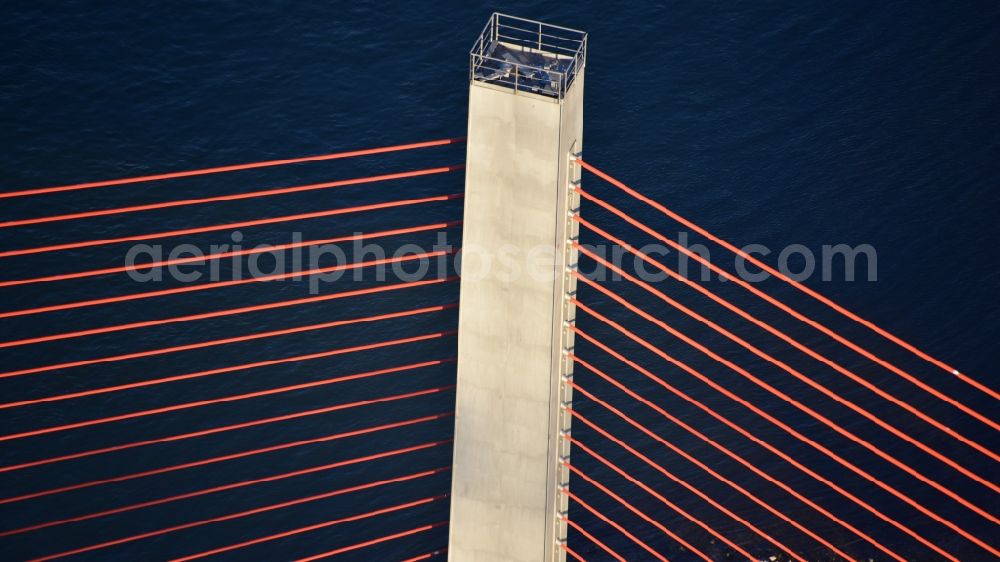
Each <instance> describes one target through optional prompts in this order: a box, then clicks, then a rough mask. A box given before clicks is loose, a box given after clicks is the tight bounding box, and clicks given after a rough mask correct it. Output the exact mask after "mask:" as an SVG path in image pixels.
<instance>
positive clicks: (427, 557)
mask: <svg viewBox="0 0 1000 562" xmlns="http://www.w3.org/2000/svg"><path fill="white" fill-rule="evenodd" d="M445 552H448V549H447V548H442V549H441V550H435V551H434V552H428V553H427V554H421V555H420V556H414V557H413V558H407V559H406V560H403V562H419V561H420V560H430V559H431V558H434V557H435V556H440V555H441V554H444V553H445Z"/></svg>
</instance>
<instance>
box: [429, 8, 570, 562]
mask: <svg viewBox="0 0 1000 562" xmlns="http://www.w3.org/2000/svg"><path fill="white" fill-rule="evenodd" d="M585 64H586V34H585V33H583V32H580V31H576V30H571V29H567V28H562V27H557V26H551V25H547V24H543V23H540V22H536V21H531V20H524V19H521V18H514V17H510V16H505V15H502V14H494V15H493V16H492V17H491V18H490V21H489V23H488V24H487V26H486V28H485V29H484V30H483V33H482V35H481V36H480V38H479V40H478V41H477V42H476V44H475V46H474V48H473V50H472V53H471V67H470V80H469V132H468V138H467V150H468V153H467V157H466V172H465V173H466V182H465V222H464V232H463V242H462V244H463V250H462V257H461V272H462V284H461V295H460V308H459V323H458V325H459V334H458V387H457V406H456V414H455V455H454V466H453V482H452V496H451V523H450V530H449V546H448V553H449V557H450V558H451V559H452V560H457V561H459V562H499V561H505V562H508V561H513V562H539V561H543V562H551V561H561V560H564V559H565V556H566V554H565V551H564V550H563V549H562V548H561V546H560V542H561V541H564V540H565V537H566V524H565V522H564V521H563V515H564V514H565V513H566V510H567V498H566V497H565V494H564V493H562V487H563V486H564V485H567V484H568V482H569V472H568V469H567V468H566V467H565V466H563V464H562V461H563V459H567V458H568V455H569V443H568V441H567V440H566V439H565V438H564V436H565V434H564V433H563V432H568V431H569V427H570V419H569V415H568V413H567V412H565V411H564V410H563V409H562V407H561V406H562V405H563V404H568V403H569V401H570V400H571V393H570V387H569V385H568V384H567V381H568V377H570V376H571V375H572V361H569V360H568V359H567V357H566V353H565V352H566V350H568V349H571V348H572V346H573V334H572V332H571V331H569V330H568V329H566V325H567V323H568V322H571V321H573V319H574V314H575V310H574V307H573V306H572V305H571V303H569V300H568V298H567V295H568V294H570V293H572V292H573V291H575V289H576V281H575V279H574V278H573V277H572V276H571V275H570V274H569V271H570V269H571V268H575V267H576V260H577V256H576V250H575V249H573V248H572V247H571V245H570V241H571V240H573V239H575V238H576V237H577V234H578V230H577V229H578V225H577V224H576V222H575V221H573V220H572V219H571V213H572V212H575V210H576V209H577V208H578V206H579V196H578V195H577V194H575V193H573V191H572V187H573V185H574V183H575V182H576V181H578V174H579V166H577V165H576V164H575V163H574V162H573V159H574V155H575V154H578V153H579V152H580V151H581V148H582V141H583V83H584V67H585Z"/></svg>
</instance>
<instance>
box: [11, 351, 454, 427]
mask: <svg viewBox="0 0 1000 562" xmlns="http://www.w3.org/2000/svg"><path fill="white" fill-rule="evenodd" d="M399 343H400V342H397V341H394V342H393V344H392V345H399ZM402 343H410V342H408V341H404V342H402ZM382 347H389V345H385V346H382ZM344 349H346V350H351V348H341V350H338V351H341V353H351V351H353V350H351V351H343V350H344ZM369 349H371V348H369ZM449 361H451V360H435V361H424V362H421V363H411V364H409V365H401V366H398V367H390V368H388V369H379V370H375V371H367V372H364V373H356V374H353V375H344V376H340V377H333V378H328V379H321V380H318V381H312V382H307V383H299V384H294V385H290V386H282V387H278V388H269V389H267V390H257V391H254V392H247V393H244V394H235V395H230V396H224V397H222V398H212V399H208V400H196V401H194V402H184V403H181V404H173V405H170V406H161V407H159V408H151V409H147V410H139V411H135V412H129V413H126V414H118V415H114V416H106V417H103V418H96V419H91V420H86V421H81V422H74V423H68V424H63V425H57V426H51V427H46V428H42V429H36V430H31V431H27V432H23V433H20V434H12V435H5V436H2V437H0V441H8V440H12V439H17V438H19V437H29V436H37V435H48V434H50V433H58V432H61V431H68V430H71V429H80V428H84V427H93V426H95V425H103V424H106V423H112V422H119V421H126V420H133V419H138V418H145V417H149V416H154V415H158V414H166V413H171V412H180V411H183V410H190V409H193V408H202V407H205V406H212V405H215V404H222V403H227V402H239V401H241V400H249V399H251V398H260V397H262V396H274V395H276V394H284V393H286V392H292V391H295V390H304V389H307V388H317V387H320V386H326V385H330V384H337V383H340V382H347V381H352V380H360V379H366V378H372V377H377V376H380V375H387V374H391V373H397V372H400V371H406V370H409V369H419V368H421V367H429V366H432V365H440V364H443V363H446V362H449ZM101 390H103V389H101ZM92 394H101V392H94V393H92ZM63 396H66V395H62V396H60V397H56V398H58V399H65V398H63ZM45 401H47V402H54V401H55V400H52V399H48V400H45V399H41V400H38V401H36V402H45Z"/></svg>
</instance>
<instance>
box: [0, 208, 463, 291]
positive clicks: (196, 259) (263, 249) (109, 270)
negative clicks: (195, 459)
mask: <svg viewBox="0 0 1000 562" xmlns="http://www.w3.org/2000/svg"><path fill="white" fill-rule="evenodd" d="M461 222H462V221H448V222H441V223H436V224H428V225H423V226H415V227H410V228H397V229H394V230H383V231H380V232H373V233H371V234H365V233H358V234H352V235H350V236H338V237H335V238H326V239H323V240H306V241H303V242H293V243H289V244H278V245H276V246H258V247H256V248H248V249H245V250H233V251H229V252H219V253H215V254H205V255H201V256H189V257H186V258H174V259H169V260H160V261H152V262H147V263H137V264H132V265H119V266H115V267H105V268H101V269H91V270H87V271H76V272H73V273H61V274H58V275H46V276H42V277H32V278H30V279H11V280H8V281H0V288H3V287H15V286H19V285H34V284H36V283H50V282H53V281H68V280H70V279H86V278H88V277H97V276H100V275H111V274H115V273H129V272H133V271H142V270H144V269H155V268H159V267H170V266H175V265H183V264H191V263H197V264H204V263H206V262H209V261H215V260H221V259H225V258H234V257H242V256H251V255H256V254H270V253H272V252H283V251H286V250H295V249H298V248H308V247H310V246H322V245H325V244H337V243H340V242H350V241H352V240H360V239H362V238H373V237H380V236H397V235H400V234H411V233H414V232H426V231H429V230H444V229H447V228H451V227H453V226H456V225H458V224H461Z"/></svg>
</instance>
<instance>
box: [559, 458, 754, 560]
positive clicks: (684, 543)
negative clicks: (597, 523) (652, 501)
mask: <svg viewBox="0 0 1000 562" xmlns="http://www.w3.org/2000/svg"><path fill="white" fill-rule="evenodd" d="M563 466H565V467H566V468H568V469H569V470H570V472H572V473H573V474H576V475H577V476H579V477H580V478H583V480H584V481H585V482H587V483H588V484H590V485H591V486H593V487H595V488H597V489H598V490H600V491H602V492H604V494H605V495H607V496H608V497H610V498H611V499H613V500H615V501H616V502H618V503H619V504H620V505H622V506H623V507H624V508H625V509H627V510H629V511H631V512H632V513H634V514H635V515H637V516H638V517H639V518H640V519H642V520H643V521H645V522H646V523H649V524H650V525H652V526H654V527H656V528H657V529H659V530H660V532H662V533H663V534H665V535H667V536H668V537H670V538H671V539H673V540H674V541H676V542H677V543H678V544H680V545H682V546H683V547H684V548H686V549H688V550H690V551H691V552H693V553H694V554H695V555H696V556H698V557H699V558H701V559H702V560H704V561H705V562H712V559H711V558H709V557H708V555H707V554H705V553H704V552H702V551H701V550H699V549H698V548H696V547H695V546H693V545H692V544H691V543H689V542H687V541H686V540H684V539H683V538H682V537H680V536H679V535H678V534H676V533H674V532H673V531H671V530H670V529H668V528H667V527H666V526H665V525H663V524H662V523H660V522H659V521H657V520H655V519H653V518H652V517H650V516H649V515H646V514H645V513H644V512H643V511H642V510H640V509H639V508H637V507H635V506H634V505H632V504H631V503H629V502H628V501H626V500H625V498H623V497H621V496H619V495H618V494H616V493H614V492H613V491H611V489H609V488H608V487H607V486H605V485H603V484H601V483H600V482H598V481H597V480H594V479H593V478H591V477H589V476H587V474H586V473H584V472H583V471H582V470H580V469H579V468H578V467H575V466H573V465H572V464H570V463H569V462H566V461H563ZM675 511H677V510H675ZM678 513H682V514H684V513H686V512H684V511H678ZM691 519H692V521H696V520H695V519H693V518H691ZM750 560H754V558H753V557H752V556H751V557H750Z"/></svg>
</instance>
